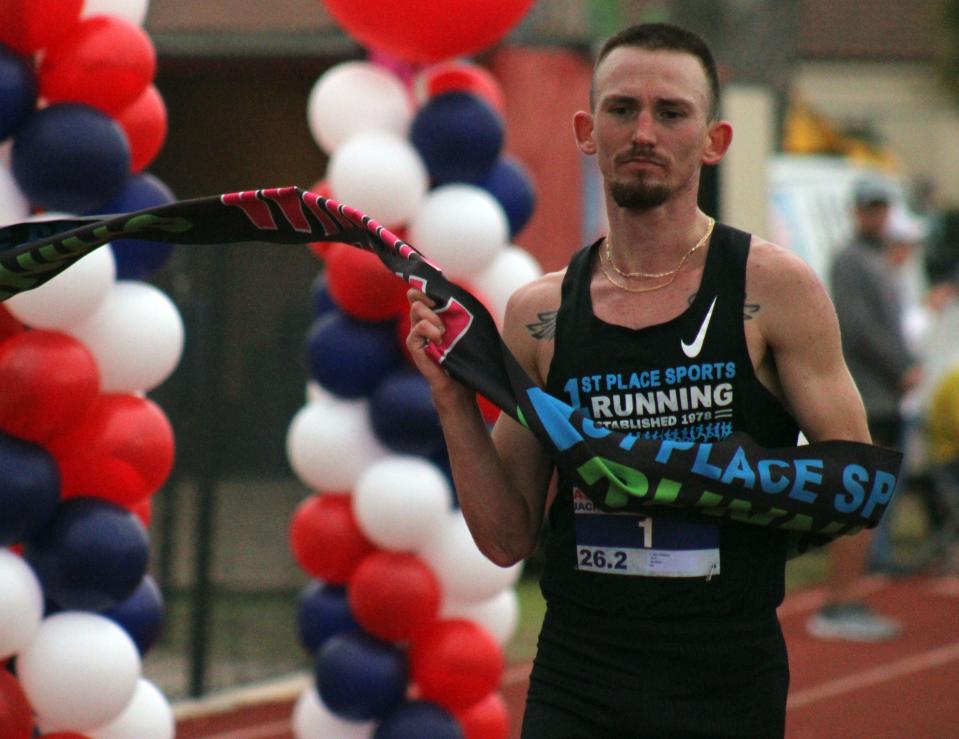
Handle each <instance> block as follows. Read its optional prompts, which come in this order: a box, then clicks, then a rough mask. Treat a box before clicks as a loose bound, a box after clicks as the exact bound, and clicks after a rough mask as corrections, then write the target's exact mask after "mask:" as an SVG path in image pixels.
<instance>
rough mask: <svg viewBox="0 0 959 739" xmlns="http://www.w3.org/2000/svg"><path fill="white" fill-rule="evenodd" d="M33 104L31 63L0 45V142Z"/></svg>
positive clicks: (33, 91) (34, 86)
mask: <svg viewBox="0 0 959 739" xmlns="http://www.w3.org/2000/svg"><path fill="white" fill-rule="evenodd" d="M36 107H37V76H36V74H35V73H34V71H33V65H32V64H30V62H29V61H27V60H26V59H24V58H23V57H21V56H19V55H17V54H14V53H13V52H12V51H10V49H8V48H7V47H5V46H3V45H0V141H3V140H4V139H5V138H7V137H8V136H11V135H13V134H14V133H16V131H17V129H18V128H20V126H21V125H23V122H24V121H25V120H27V118H29V117H30V114H31V113H32V112H33V111H34V109H35V108H36Z"/></svg>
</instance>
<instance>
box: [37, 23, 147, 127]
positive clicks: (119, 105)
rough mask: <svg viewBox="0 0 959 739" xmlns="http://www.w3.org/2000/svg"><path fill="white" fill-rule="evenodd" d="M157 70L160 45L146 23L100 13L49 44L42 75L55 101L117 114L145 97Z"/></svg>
mask: <svg viewBox="0 0 959 739" xmlns="http://www.w3.org/2000/svg"><path fill="white" fill-rule="evenodd" d="M155 73H156V50H155V49H154V48H153V42H152V41H151V40H150V37H149V36H148V35H147V34H146V32H145V31H144V30H143V29H142V28H140V27H139V26H135V25H134V24H132V23H130V22H129V21H125V20H123V19H122V18H117V17H116V16H112V15H95V16H92V17H90V18H87V19H85V20H82V21H80V22H79V23H77V24H76V25H75V26H74V27H73V28H71V29H70V31H69V33H67V35H66V36H64V37H63V38H62V39H60V41H58V42H57V43H56V44H55V45H53V46H51V47H50V48H49V49H47V53H46V55H45V56H44V57H43V61H42V62H41V63H40V69H39V70H38V74H37V78H38V80H39V83H40V94H41V96H42V97H44V98H46V99H47V100H48V101H50V102H51V103H55V102H76V103H85V104H86V105H90V106H92V107H94V108H97V109H99V110H101V111H103V112H104V113H107V114H108V115H113V114H114V113H119V112H120V111H122V110H123V109H124V108H125V107H127V106H128V105H130V104H132V103H133V102H134V101H135V100H136V99H137V98H138V97H140V95H142V94H143V91H144V90H145V89H146V87H147V85H149V84H150V83H151V82H152V81H153V76H154V74H155Z"/></svg>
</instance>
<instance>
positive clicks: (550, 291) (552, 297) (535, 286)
mask: <svg viewBox="0 0 959 739" xmlns="http://www.w3.org/2000/svg"><path fill="white" fill-rule="evenodd" d="M565 276H566V270H565V269H561V270H558V271H556V272H547V273H546V274H544V275H542V276H541V277H537V278H536V279H535V280H531V281H530V282H527V283H526V284H525V285H523V286H522V287H520V288H518V289H517V290H516V291H515V292H514V293H513V295H512V297H510V299H509V307H508V309H507V310H508V311H509V310H510V309H512V310H517V309H523V310H547V309H552V310H556V309H557V308H559V301H560V297H561V295H562V289H563V278H564V277H565Z"/></svg>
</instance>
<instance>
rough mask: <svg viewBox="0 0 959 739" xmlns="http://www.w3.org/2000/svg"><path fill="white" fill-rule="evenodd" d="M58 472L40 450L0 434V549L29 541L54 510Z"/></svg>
mask: <svg viewBox="0 0 959 739" xmlns="http://www.w3.org/2000/svg"><path fill="white" fill-rule="evenodd" d="M59 499H60V471H59V469H58V468H57V462H56V460H55V459H54V458H53V456H52V455H51V454H50V453H49V452H48V451H47V450H46V449H44V448H43V447H41V446H37V445H36V444H31V443H30V442H28V441H24V440H22V439H17V438H15V437H13V436H8V435H7V434H4V433H0V547H8V546H10V545H11V544H17V543H19V542H21V541H25V540H26V539H29V538H30V537H31V536H33V535H34V534H36V533H37V532H38V531H39V530H40V529H42V528H43V527H44V526H46V525H47V524H48V523H49V522H50V520H51V519H52V518H53V515H54V514H55V513H56V511H57V502H58V501H59Z"/></svg>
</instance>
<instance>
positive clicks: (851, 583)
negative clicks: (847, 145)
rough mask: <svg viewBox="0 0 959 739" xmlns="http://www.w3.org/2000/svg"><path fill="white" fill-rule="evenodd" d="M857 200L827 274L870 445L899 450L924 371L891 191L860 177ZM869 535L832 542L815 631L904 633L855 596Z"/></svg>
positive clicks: (877, 636)
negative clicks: (902, 274) (909, 397)
mask: <svg viewBox="0 0 959 739" xmlns="http://www.w3.org/2000/svg"><path fill="white" fill-rule="evenodd" d="M853 200H854V208H855V225H856V233H855V235H854V236H853V239H852V241H851V242H850V244H849V245H848V246H846V247H845V248H844V249H842V250H841V251H840V252H839V253H838V254H837V255H836V258H835V260H834V262H833V264H832V269H831V274H830V277H831V287H832V292H833V301H834V303H835V306H836V314H837V316H838V318H839V325H840V328H841V330H842V345H843V353H844V355H845V357H846V363H847V365H848V366H849V371H850V373H851V374H852V376H853V379H854V380H855V381H856V385H857V386H858V388H859V392H860V394H861V395H862V399H863V404H864V405H865V408H866V416H867V419H868V422H869V431H870V433H871V435H872V440H873V443H874V444H877V445H880V446H887V447H894V448H901V447H902V441H903V424H902V414H901V408H900V404H901V402H902V399H903V396H904V395H905V394H906V393H908V392H909V390H910V389H912V388H913V387H915V386H916V385H917V384H918V382H919V379H920V376H921V374H920V370H919V367H918V365H917V364H916V361H915V359H914V358H913V353H912V352H911V351H910V348H909V346H908V345H907V343H906V338H905V335H904V331H903V313H902V305H901V300H900V295H899V290H898V288H897V285H896V281H895V279H894V276H893V271H892V266H891V264H890V262H889V258H888V255H887V254H886V250H885V246H886V243H885V241H884V235H885V229H886V228H887V227H888V223H889V215H890V211H891V206H892V204H893V200H894V195H893V193H892V191H891V189H890V188H889V186H888V185H887V184H886V183H885V182H884V181H882V180H880V179H875V178H868V179H862V180H860V181H858V182H857V183H855V185H854V188H853ZM871 541H872V532H870V531H863V532H862V533H860V534H857V535H856V536H847V537H841V538H840V539H839V540H837V541H835V542H833V544H831V545H830V548H829V553H828V556H829V562H828V567H827V572H826V590H827V594H826V602H825V604H824V605H823V607H822V608H821V609H820V610H819V612H818V613H816V614H815V615H814V616H813V618H811V619H810V621H809V623H808V629H809V632H810V633H811V634H812V635H813V636H816V637H819V638H823V639H845V640H849V641H883V640H887V639H892V638H895V637H896V636H897V635H898V634H899V632H900V630H901V627H900V624H899V623H897V622H896V621H893V620H892V619H889V618H886V617H884V616H881V615H879V614H878V613H875V612H874V611H873V610H872V609H871V608H870V607H869V606H867V605H866V604H865V603H863V602H860V601H859V600H857V598H856V586H857V584H858V583H859V580H860V578H861V577H862V576H863V575H864V574H865V573H866V569H867V565H868V558H869V552H870V546H871Z"/></svg>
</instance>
